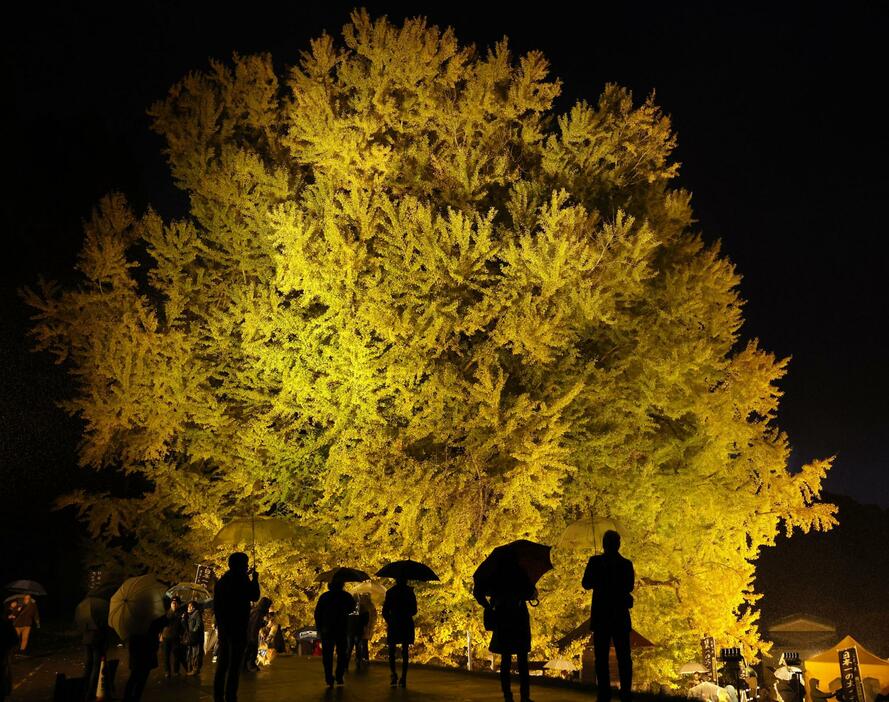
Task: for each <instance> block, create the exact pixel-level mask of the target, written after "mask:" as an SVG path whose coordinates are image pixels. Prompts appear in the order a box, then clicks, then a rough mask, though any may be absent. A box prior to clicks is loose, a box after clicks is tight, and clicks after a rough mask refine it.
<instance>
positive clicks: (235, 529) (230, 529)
mask: <svg viewBox="0 0 889 702" xmlns="http://www.w3.org/2000/svg"><path fill="white" fill-rule="evenodd" d="M293 538H296V531H295V530H294V527H293V524H292V523H291V522H289V521H287V520H286V519H281V518H280V517H238V518H236V519H232V520H231V521H230V522H229V523H228V524H226V525H225V526H224V527H222V529H220V530H219V531H218V532H217V533H216V536H214V537H213V545H214V546H237V545H238V544H250V550H251V552H252V554H253V561H254V562H255V561H256V542H257V541H259V542H260V543H268V542H269V541H287V540H289V539H293Z"/></svg>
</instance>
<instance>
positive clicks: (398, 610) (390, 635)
mask: <svg viewBox="0 0 889 702" xmlns="http://www.w3.org/2000/svg"><path fill="white" fill-rule="evenodd" d="M416 613H417V597H416V595H414V588H412V587H411V586H410V585H408V584H407V577H405V576H404V574H400V575H399V576H398V577H397V578H396V580H395V584H394V585H393V586H392V587H390V588H389V589H388V590H386V599H385V600H383V620H384V621H385V622H386V643H387V644H388V646H389V672H390V674H391V685H392V687H395V686H396V685H398V686H399V687H407V666H408V646H410V645H411V644H413V643H414V615H416ZM398 644H401V678H399V677H398V675H396V673H395V649H396V647H397V646H398Z"/></svg>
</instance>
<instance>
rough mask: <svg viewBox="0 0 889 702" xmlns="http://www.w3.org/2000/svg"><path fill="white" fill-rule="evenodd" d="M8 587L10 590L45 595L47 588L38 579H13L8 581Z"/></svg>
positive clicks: (25, 593)
mask: <svg viewBox="0 0 889 702" xmlns="http://www.w3.org/2000/svg"><path fill="white" fill-rule="evenodd" d="M6 589H7V590H9V591H10V592H18V593H21V594H22V595H45V594H46V588H45V587H43V585H41V584H40V583H38V582H37V581H36V580H13V581H12V582H11V583H6Z"/></svg>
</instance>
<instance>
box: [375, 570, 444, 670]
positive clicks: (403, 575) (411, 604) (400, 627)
mask: <svg viewBox="0 0 889 702" xmlns="http://www.w3.org/2000/svg"><path fill="white" fill-rule="evenodd" d="M377 575H378V576H380V577H381V578H394V579H395V585H393V586H392V587H390V588H389V589H388V590H387V591H386V598H385V599H384V600H383V619H384V620H385V622H386V642H387V643H388V645H389V670H390V672H391V684H392V687H395V686H396V685H399V686H401V687H406V686H407V666H408V646H410V645H411V644H413V643H414V616H415V615H416V614H417V598H416V596H415V595H414V589H413V588H412V587H410V586H409V585H408V584H407V583H408V580H422V581H424V582H430V581H433V580H438V576H437V575H436V574H435V573H434V572H433V571H432V568H430V567H429V566H427V565H425V564H423V563H418V562H417V561H413V560H411V559H407V560H402V561H393V562H392V563H387V564H386V565H384V566H383V567H382V568H380V569H379V570H378V571H377ZM398 644H401V679H400V680H399V678H398V676H397V675H396V673H395V648H396V646H397V645H398Z"/></svg>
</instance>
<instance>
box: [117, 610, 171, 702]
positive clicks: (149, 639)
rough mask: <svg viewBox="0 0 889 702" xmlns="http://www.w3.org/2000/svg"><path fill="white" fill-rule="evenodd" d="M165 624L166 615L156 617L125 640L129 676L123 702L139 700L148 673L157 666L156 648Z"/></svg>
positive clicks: (137, 701)
mask: <svg viewBox="0 0 889 702" xmlns="http://www.w3.org/2000/svg"><path fill="white" fill-rule="evenodd" d="M166 625H167V616H166V615H164V616H162V617H158V618H157V619H155V620H154V621H153V622H151V625H150V626H149V627H148V631H147V632H146V633H144V634H133V635H132V636H130V638H129V640H128V641H127V648H129V651H130V677H129V678H128V679H127V684H126V687H124V691H123V700H124V702H139V700H141V699H142V692H143V691H144V690H145V683H147V682H148V675H149V674H150V673H151V671H152V670H154V669H155V668H157V648H158V646H159V645H160V636H161V632H162V631H163V630H164V627H165V626H166Z"/></svg>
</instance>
